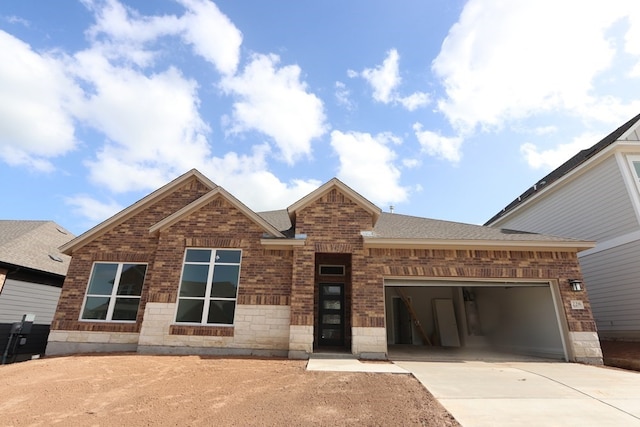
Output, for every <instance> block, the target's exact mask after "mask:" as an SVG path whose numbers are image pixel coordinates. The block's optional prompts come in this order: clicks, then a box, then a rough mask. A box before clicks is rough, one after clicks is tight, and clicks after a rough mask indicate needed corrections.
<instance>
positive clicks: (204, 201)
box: [149, 187, 284, 238]
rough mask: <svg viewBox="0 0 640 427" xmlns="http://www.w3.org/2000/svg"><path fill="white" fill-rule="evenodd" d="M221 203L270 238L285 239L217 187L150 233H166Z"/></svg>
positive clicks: (169, 217)
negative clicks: (210, 206)
mask: <svg viewBox="0 0 640 427" xmlns="http://www.w3.org/2000/svg"><path fill="white" fill-rule="evenodd" d="M221 201H224V202H226V203H227V204H229V205H230V206H232V207H233V208H235V209H236V210H237V211H239V212H240V213H241V214H242V215H243V216H245V217H246V219H248V220H249V221H251V222H252V223H254V224H255V225H257V226H258V227H260V228H261V229H262V231H263V232H264V233H265V234H267V235H268V236H269V237H279V238H284V235H283V234H282V233H281V232H280V231H278V229H276V228H275V227H274V226H273V225H271V224H269V223H268V222H267V221H265V220H264V219H263V218H262V217H261V216H259V215H258V214H256V213H255V212H253V211H252V210H251V209H249V208H248V207H247V206H246V205H244V204H243V203H242V202H240V201H239V200H238V199H236V198H235V197H233V196H232V195H231V194H230V193H228V192H227V191H226V190H224V189H223V188H222V187H216V188H215V189H213V190H211V191H210V192H209V193H207V194H205V195H204V196H202V197H200V198H198V199H197V200H194V201H193V202H192V203H190V204H188V205H187V206H185V207H183V208H182V209H180V210H178V211H177V212H175V213H173V214H172V215H170V216H168V217H166V218H164V219H163V220H162V221H159V222H158V223H156V224H154V225H153V226H151V227H150V228H149V233H150V234H157V233H160V232H162V231H166V230H167V229H168V228H170V227H171V226H173V225H174V224H176V223H178V222H180V221H182V220H183V219H185V218H187V217H188V216H190V215H192V214H194V213H196V212H198V211H199V210H201V209H202V208H203V207H206V206H207V205H210V204H212V203H213V204H215V203H217V204H218V205H220V203H221ZM227 220H228V219H226V218H218V224H224V223H225V222H228V221H227Z"/></svg>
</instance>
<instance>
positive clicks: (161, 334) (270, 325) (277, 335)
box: [139, 302, 290, 352]
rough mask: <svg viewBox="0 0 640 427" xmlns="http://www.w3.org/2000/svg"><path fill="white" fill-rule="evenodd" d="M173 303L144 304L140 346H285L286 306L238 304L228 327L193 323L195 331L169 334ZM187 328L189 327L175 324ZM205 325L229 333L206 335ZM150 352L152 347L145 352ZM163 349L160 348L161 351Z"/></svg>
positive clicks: (286, 342)
mask: <svg viewBox="0 0 640 427" xmlns="http://www.w3.org/2000/svg"><path fill="white" fill-rule="evenodd" d="M175 307H176V305H175V304H174V303H157V302H156V303H151V302H150V303H147V306H146V309H145V313H144V321H143V322H142V328H141V331H140V340H139V344H140V345H141V346H149V347H153V346H158V347H206V348H211V347H225V348H246V349H262V350H265V349H266V350H281V351H284V352H286V350H287V349H288V347H289V318H290V310H289V307H288V306H278V305H238V306H237V307H236V314H235V325H234V326H228V327H216V326H195V327H193V328H195V329H194V331H195V333H190V332H187V333H185V334H177V333H175V332H174V333H171V329H172V327H174V326H176V325H175V324H174V317H175V312H176V311H175V310H176V308H175ZM178 328H179V329H186V330H188V328H189V326H181V325H179V326H178ZM207 328H212V329H214V330H215V329H226V330H229V331H232V333H231V334H225V335H223V334H215V335H211V334H207V333H200V332H199V330H203V331H206V330H207ZM145 352H153V349H152V348H149V349H148V351H145ZM163 352H164V351H163Z"/></svg>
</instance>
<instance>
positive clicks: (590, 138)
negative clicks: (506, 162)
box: [520, 133, 602, 171]
mask: <svg viewBox="0 0 640 427" xmlns="http://www.w3.org/2000/svg"><path fill="white" fill-rule="evenodd" d="M601 139H602V135H597V134H594V133H584V134H582V135H579V136H577V137H575V138H574V139H573V141H571V142H570V143H568V144H560V145H558V146H556V147H555V148H550V149H547V150H540V149H539V148H538V147H537V146H536V145H535V144H532V143H530V142H527V143H524V144H522V145H521V146H520V153H522V155H523V156H524V157H525V160H526V161H527V164H528V165H529V167H530V168H532V169H543V170H549V171H550V170H553V169H555V168H557V167H558V166H560V165H561V164H562V163H564V162H566V161H567V160H569V159H570V158H571V157H573V156H574V155H576V154H578V152H579V151H581V150H584V149H585V148H589V147H591V146H593V144H595V143H596V142H598V141H600V140H601Z"/></svg>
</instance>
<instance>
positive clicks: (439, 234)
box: [258, 209, 580, 242]
mask: <svg viewBox="0 0 640 427" xmlns="http://www.w3.org/2000/svg"><path fill="white" fill-rule="evenodd" d="M258 215H260V216H262V218H264V219H265V220H266V221H268V222H270V223H271V224H272V225H273V226H275V227H276V228H278V229H279V230H280V231H284V230H287V229H289V228H290V227H291V221H290V220H289V215H288V214H287V211H286V209H282V210H278V211H269V212H259V213H258ZM370 237H375V238H388V239H429V240H478V241H481V240H490V241H505V242H514V241H532V242H572V241H575V242H580V240H577V239H571V238H566V237H558V236H550V235H545V234H537V233H528V232H525V231H516V230H509V229H500V228H493V227H487V226H482V225H473V224H464V223H460V222H453V221H444V220H439V219H430V218H421V217H416V216H409V215H402V214H397V213H393V214H392V213H387V212H383V213H382V215H381V216H380V218H379V219H378V222H377V223H376V225H375V227H374V228H373V233H372V235H371V236H370Z"/></svg>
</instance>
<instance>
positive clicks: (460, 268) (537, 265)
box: [354, 249, 596, 332]
mask: <svg viewBox="0 0 640 427" xmlns="http://www.w3.org/2000/svg"><path fill="white" fill-rule="evenodd" d="M363 265H365V271H366V279H365V281H366V283H367V286H364V287H362V288H361V291H362V293H361V294H360V296H359V298H360V300H361V302H362V304H363V308H364V309H365V310H366V312H367V313H370V312H371V313H379V316H378V317H380V316H382V313H383V312H384V311H383V310H384V307H383V305H384V296H383V295H382V294H381V291H380V288H381V287H382V284H383V278H384V277H424V278H451V279H455V278H460V279H484V280H490V279H498V280H508V279H517V280H520V281H526V280H548V281H554V280H557V281H558V284H559V290H560V294H561V298H562V304H563V307H564V312H565V314H566V316H567V322H568V326H569V330H570V331H577V332H593V331H595V330H596V326H595V322H594V321H593V315H592V313H591V306H590V304H589V302H588V298H587V295H586V293H585V291H582V292H573V291H572V290H571V287H570V286H569V283H568V282H569V279H580V280H582V274H581V272H580V267H579V264H578V258H577V255H576V253H575V252H551V251H500V250H448V249H369V250H367V256H366V257H365V259H364V263H363ZM355 268H356V267H355V266H354V270H355ZM357 298H358V297H355V296H354V299H357ZM572 299H580V300H582V301H583V302H584V306H585V307H584V310H572V309H571V300H572ZM354 311H355V307H354ZM366 317H369V315H367V316H366ZM382 320H384V319H382ZM360 321H365V322H370V323H371V322H375V321H380V320H379V319H376V320H373V319H369V320H366V319H361V320H360ZM355 326H373V325H366V324H357V325H355Z"/></svg>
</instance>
